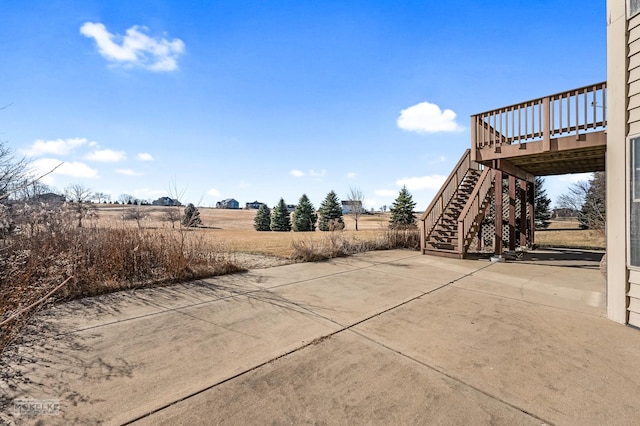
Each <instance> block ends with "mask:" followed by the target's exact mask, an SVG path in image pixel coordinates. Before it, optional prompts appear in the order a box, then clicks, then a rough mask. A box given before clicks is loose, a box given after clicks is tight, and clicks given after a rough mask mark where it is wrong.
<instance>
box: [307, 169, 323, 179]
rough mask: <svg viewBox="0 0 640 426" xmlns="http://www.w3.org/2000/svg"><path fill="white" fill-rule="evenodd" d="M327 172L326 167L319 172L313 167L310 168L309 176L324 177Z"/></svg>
mask: <svg viewBox="0 0 640 426" xmlns="http://www.w3.org/2000/svg"><path fill="white" fill-rule="evenodd" d="M326 174H327V171H326V170H325V169H322V170H321V171H319V172H316V171H315V170H313V169H311V170H309V176H313V177H323V176H325V175H326Z"/></svg>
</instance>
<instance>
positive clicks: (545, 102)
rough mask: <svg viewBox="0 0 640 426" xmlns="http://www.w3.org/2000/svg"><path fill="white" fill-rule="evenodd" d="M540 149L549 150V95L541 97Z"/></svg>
mask: <svg viewBox="0 0 640 426" xmlns="http://www.w3.org/2000/svg"><path fill="white" fill-rule="evenodd" d="M542 126H543V133H542V137H543V139H542V150H543V151H545V152H549V151H551V113H550V111H549V97H546V98H543V99H542Z"/></svg>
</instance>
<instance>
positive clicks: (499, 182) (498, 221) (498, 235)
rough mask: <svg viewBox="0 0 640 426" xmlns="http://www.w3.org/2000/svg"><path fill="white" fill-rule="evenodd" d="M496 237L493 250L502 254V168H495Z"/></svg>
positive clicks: (497, 254)
mask: <svg viewBox="0 0 640 426" xmlns="http://www.w3.org/2000/svg"><path fill="white" fill-rule="evenodd" d="M495 173H496V192H495V194H496V237H495V242H494V245H493V250H494V252H495V254H496V256H502V170H496V172H495Z"/></svg>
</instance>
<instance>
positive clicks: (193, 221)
mask: <svg viewBox="0 0 640 426" xmlns="http://www.w3.org/2000/svg"><path fill="white" fill-rule="evenodd" d="M182 225H183V226H186V227H189V228H191V227H196V226H200V225H202V219H200V211H199V210H198V208H197V207H196V206H194V205H193V204H192V203H189V204H187V206H186V207H185V208H184V215H183V216H182Z"/></svg>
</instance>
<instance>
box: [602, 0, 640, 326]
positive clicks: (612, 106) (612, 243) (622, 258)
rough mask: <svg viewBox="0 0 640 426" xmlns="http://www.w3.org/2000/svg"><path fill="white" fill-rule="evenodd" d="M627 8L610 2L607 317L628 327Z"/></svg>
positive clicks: (637, 123)
mask: <svg viewBox="0 0 640 426" xmlns="http://www.w3.org/2000/svg"><path fill="white" fill-rule="evenodd" d="M627 7H628V4H627V1H626V0H608V1H607V95H608V96H607V98H608V99H607V115H608V125H607V159H606V173H607V316H608V317H609V318H610V319H612V320H614V321H617V322H619V323H623V324H625V323H627V322H628V313H627V312H628V311H627V307H628V299H627V291H628V286H629V268H628V266H627V265H628V263H627V259H628V255H627V253H628V249H627V248H628V241H629V240H628V229H629V217H630V215H629V203H628V202H627V200H628V199H629V186H628V184H627V182H628V164H629V157H628V154H627V153H628V142H627V141H628V138H629V136H633V135H634V134H638V135H640V109H638V106H640V103H639V104H638V105H636V103H638V101H639V100H640V98H638V96H637V94H638V93H640V84H639V83H638V82H637V81H636V80H638V77H639V76H638V75H637V74H638V71H636V67H638V66H639V65H640V55H631V56H629V55H628V54H627V52H634V51H636V52H637V51H638V50H639V49H640V42H635V43H634V41H635V39H637V37H636V34H637V33H638V31H640V29H637V30H634V32H633V37H634V38H635V39H632V38H631V37H629V35H630V33H628V32H627V28H628V24H632V25H634V26H637V25H638V23H640V16H637V17H635V18H632V19H631V20H628V19H627ZM632 44H633V46H632ZM630 48H631V49H630ZM636 62H639V63H638V64H637V65H636ZM629 66H631V68H632V71H633V75H632V74H631V71H629ZM630 80H633V83H632V82H630ZM632 100H633V102H631V101H632ZM630 111H632V113H630ZM635 275H636V274H635V273H634V276H635ZM639 278H640V274H639Z"/></svg>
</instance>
